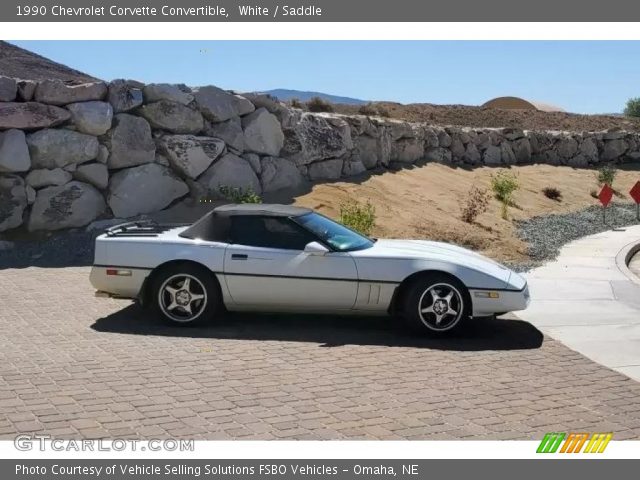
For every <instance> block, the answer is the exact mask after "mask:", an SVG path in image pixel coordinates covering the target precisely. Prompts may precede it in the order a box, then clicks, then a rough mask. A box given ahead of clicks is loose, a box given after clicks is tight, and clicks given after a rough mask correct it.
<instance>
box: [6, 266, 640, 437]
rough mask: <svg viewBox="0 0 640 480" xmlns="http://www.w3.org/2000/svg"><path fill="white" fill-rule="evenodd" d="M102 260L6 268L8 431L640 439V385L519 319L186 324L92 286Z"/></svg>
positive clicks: (253, 319)
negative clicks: (453, 325)
mask: <svg viewBox="0 0 640 480" xmlns="http://www.w3.org/2000/svg"><path fill="white" fill-rule="evenodd" d="M88 273H89V269H88V268H85V267H74V268H61V269H39V268H24V269H17V270H13V269H4V270H0V305H2V306H3V308H1V309H0V345H2V348H1V349H0V438H2V439H10V438H13V437H14V436H15V435H16V434H17V433H47V434H50V435H53V436H55V437H58V438H115V437H118V438H151V437H153V438H158V437H179V438H199V439H210V440H215V439H221V440H228V439H251V440H260V439H269V440H271V439H300V440H313V439H317V440H331V439H367V440H371V439H387V440H398V439H433V440H436V439H442V440H453V439H463V438H464V439H539V438H541V436H542V435H543V434H544V433H545V432H547V431H550V430H559V431H571V430H579V431H612V432H613V433H614V438H616V439H635V440H637V439H640V384H638V383H637V382H634V381H632V380H630V379H629V378H627V377H625V376H623V375H621V374H619V373H616V372H613V371H611V370H609V369H607V368H605V367H603V366H601V365H598V364H596V363H594V362H592V361H590V360H589V359H587V358H585V357H583V356H582V355H580V354H578V353H576V352H574V351H572V350H569V349H568V348H566V347H565V346H563V345H562V344H561V343H559V342H557V341H555V340H552V339H550V338H547V337H543V336H542V334H540V332H538V331H537V330H536V329H535V328H534V327H532V326H531V325H529V324H527V323H525V322H522V321H520V320H518V319H517V318H514V319H511V320H501V321H492V320H491V321H487V320H477V321H474V322H473V324H472V325H470V326H469V327H468V329H467V330H466V331H464V332H463V333H462V334H461V335H460V336H459V337H454V338H437V339H436V338H416V337H414V336H411V335H407V334H406V333H405V332H403V331H402V330H401V329H399V328H398V327H396V326H394V325H393V323H392V321H390V320H389V319H377V318H348V317H344V318H340V317H326V316H325V317H317V316H316V317H312V316H284V315H280V316H278V315H249V314H246V315H234V316H229V317H228V318H226V319H221V320H220V321H219V322H218V323H212V324H211V325H207V326H203V327H195V328H184V329H182V328H177V327H171V326H166V325H164V324H163V323H162V322H159V321H157V320H155V319H152V318H150V317H149V316H148V315H147V314H146V313H145V312H144V311H142V310H141V309H140V308H138V307H137V306H135V305H133V304H132V303H131V302H129V301H126V300H113V299H97V298H94V296H93V291H92V288H91V286H90V285H89V282H88ZM5 306H8V307H5Z"/></svg>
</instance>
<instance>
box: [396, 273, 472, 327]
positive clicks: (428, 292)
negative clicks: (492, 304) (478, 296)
mask: <svg viewBox="0 0 640 480" xmlns="http://www.w3.org/2000/svg"><path fill="white" fill-rule="evenodd" d="M470 312H471V299H470V296H469V292H468V290H467V288H466V287H465V286H464V285H463V284H462V283H461V282H460V281H459V280H458V279H456V278H454V277H452V276H450V275H446V274H440V273H430V274H425V275H423V276H421V277H419V278H418V279H416V280H415V281H414V282H413V283H412V284H411V285H410V286H409V289H408V291H407V294H406V295H405V296H404V305H403V316H404V318H405V320H407V322H408V323H409V326H410V327H412V328H414V329H418V330H422V331H428V332H432V333H444V332H451V331H453V330H454V329H457V328H458V327H459V326H460V324H461V323H462V322H463V321H464V320H465V319H466V318H468V317H469V315H470Z"/></svg>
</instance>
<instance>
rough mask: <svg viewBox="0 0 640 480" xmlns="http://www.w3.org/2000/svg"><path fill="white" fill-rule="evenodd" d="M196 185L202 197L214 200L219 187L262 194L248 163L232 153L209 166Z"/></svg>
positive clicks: (218, 192) (256, 178)
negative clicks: (201, 190) (199, 188)
mask: <svg viewBox="0 0 640 480" xmlns="http://www.w3.org/2000/svg"><path fill="white" fill-rule="evenodd" d="M198 184H199V185H200V186H201V187H202V189H203V192H202V193H203V194H204V195H206V196H209V197H214V198H215V197H219V196H220V187H231V188H242V189H244V190H248V189H251V190H253V191H254V192H255V193H257V194H260V193H261V192H262V187H261V185H260V181H259V180H258V177H257V175H256V174H255V172H254V171H253V168H251V165H249V162H247V161H246V160H245V159H243V158H240V157H238V156H236V155H234V154H232V153H227V154H226V155H225V156H224V157H222V158H221V159H220V160H218V161H217V162H215V163H214V164H213V165H211V166H210V167H209V168H208V169H207V171H206V172H204V173H203V174H202V177H200V178H199V179H198Z"/></svg>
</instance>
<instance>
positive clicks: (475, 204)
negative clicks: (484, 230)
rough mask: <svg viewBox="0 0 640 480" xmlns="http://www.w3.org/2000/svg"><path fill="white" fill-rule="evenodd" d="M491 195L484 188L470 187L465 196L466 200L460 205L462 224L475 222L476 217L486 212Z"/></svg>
mask: <svg viewBox="0 0 640 480" xmlns="http://www.w3.org/2000/svg"><path fill="white" fill-rule="evenodd" d="M489 200H491V195H490V194H489V191H488V190H487V189H486V188H480V187H477V186H475V185H474V186H472V187H471V189H470V190H469V193H468V194H467V200H466V201H465V202H464V203H461V205H460V211H461V217H462V220H463V221H464V222H467V223H473V222H475V220H476V218H477V217H478V215H480V214H482V213H484V212H486V211H487V208H488V207H489Z"/></svg>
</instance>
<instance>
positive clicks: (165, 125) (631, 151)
mask: <svg viewBox="0 0 640 480" xmlns="http://www.w3.org/2000/svg"><path fill="white" fill-rule="evenodd" d="M638 159H640V136H639V135H638V134H632V133H628V132H621V131H609V132H589V133H586V132H585V133H571V132H525V131H522V130H518V129H514V128H505V129H470V128H452V127H436V126H431V125H426V124H412V123H407V122H400V121H393V120H388V119H382V118H371V117H365V116H341V115H336V114H326V113H308V112H302V111H300V110H296V109H292V108H289V107H288V106H286V105H284V104H282V103H279V102H278V101H277V100H275V99H273V98H271V97H269V96H266V95H255V94H242V95H239V94H236V93H234V92H228V91H224V90H221V89H219V88H217V87H214V86H206V87H199V88H193V89H191V88H189V87H186V86H184V85H169V84H149V85H144V84H142V83H139V82H136V81H131V80H114V81H113V82H111V83H108V84H107V83H103V82H95V83H88V84H81V85H68V84H65V83H62V82H60V81H54V80H47V81H43V82H39V83H36V82H31V81H20V80H15V79H11V78H6V77H0V232H2V231H6V230H10V229H15V228H27V229H28V230H30V231H34V230H57V229H62V228H71V227H81V226H84V225H87V224H89V223H90V222H92V221H93V220H95V219H97V218H110V217H118V218H126V217H133V216H136V215H140V214H145V213H151V212H154V211H158V210H162V209H164V208H166V207H167V206H169V205H170V204H171V203H172V202H174V201H176V200H178V199H180V198H182V197H185V196H188V195H191V196H193V197H196V198H202V197H204V196H206V197H208V198H211V197H216V196H219V187H220V186H228V187H241V188H251V189H253V190H254V191H255V192H256V193H258V194H261V193H268V192H273V191H276V190H280V189H294V188H299V187H300V186H301V185H303V184H304V183H305V182H308V181H323V180H335V179H338V178H341V177H350V176H354V175H359V174H362V173H363V172H365V171H366V170H370V169H376V168H390V167H392V168H395V167H396V166H398V165H409V164H413V163H415V162H416V161H418V160H427V161H435V162H442V163H451V164H468V165H491V166H500V165H504V166H508V165H515V164H524V163H547V164H554V165H570V166H574V167H587V166H591V165H596V164H600V163H603V162H615V163H619V162H623V161H633V160H638Z"/></svg>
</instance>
